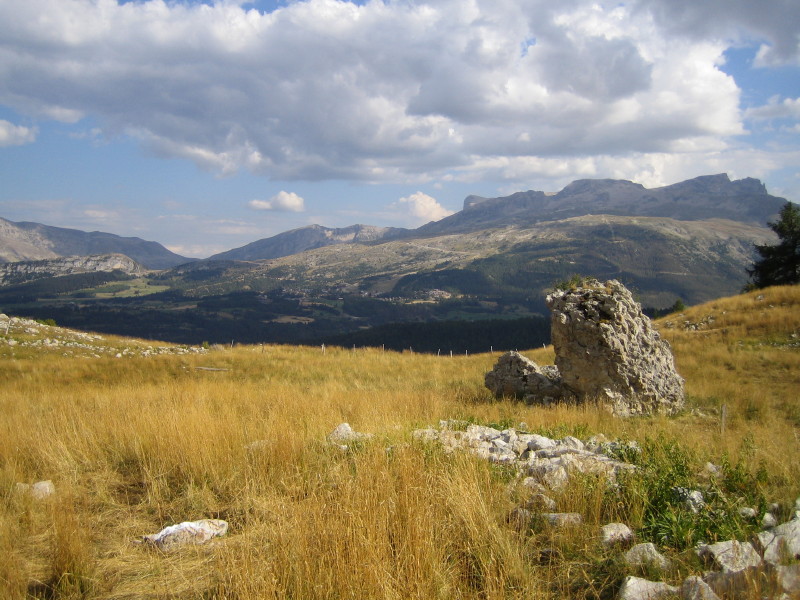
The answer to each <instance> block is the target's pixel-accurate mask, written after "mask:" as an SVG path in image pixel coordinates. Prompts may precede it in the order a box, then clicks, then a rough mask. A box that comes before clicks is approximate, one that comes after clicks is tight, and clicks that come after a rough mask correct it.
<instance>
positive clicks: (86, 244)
mask: <svg viewBox="0 0 800 600" xmlns="http://www.w3.org/2000/svg"><path fill="white" fill-rule="evenodd" d="M96 254H124V255H125V256H127V257H129V258H132V259H133V260H135V261H136V262H137V263H139V264H141V265H142V266H144V267H146V268H148V269H168V268H170V267H174V266H176V265H179V264H183V263H186V262H189V261H190V260H192V259H190V258H186V257H185V256H180V255H178V254H175V253H174V252H170V251H169V250H167V249H166V248H165V247H164V246H162V245H161V244H159V243H157V242H148V241H145V240H143V239H141V238H137V237H121V236H118V235H114V234H113V233H103V232H101V231H92V232H86V231H79V230H77V229H67V228H64V227H52V226H50V225H42V224H41V223H29V222H20V223H15V222H13V221H7V220H6V219H2V218H0V263H7V262H20V261H38V260H47V259H57V258H63V257H67V256H91V255H96Z"/></svg>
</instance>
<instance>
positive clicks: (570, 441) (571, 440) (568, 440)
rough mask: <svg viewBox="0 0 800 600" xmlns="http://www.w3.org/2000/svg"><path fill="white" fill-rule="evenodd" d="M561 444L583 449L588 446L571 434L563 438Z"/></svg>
mask: <svg viewBox="0 0 800 600" xmlns="http://www.w3.org/2000/svg"><path fill="white" fill-rule="evenodd" d="M561 445H562V446H566V447H567V448H573V449H575V450H583V449H584V448H585V447H586V446H585V445H584V443H583V442H582V441H580V440H579V439H578V438H576V437H572V436H571V435H568V436H567V437H565V438H564V439H563V440H561Z"/></svg>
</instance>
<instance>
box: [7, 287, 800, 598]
mask: <svg viewBox="0 0 800 600" xmlns="http://www.w3.org/2000/svg"><path fill="white" fill-rule="evenodd" d="M761 294H763V296H764V297H763V299H761V300H758V299H757V298H758V295H759V294H750V295H745V296H741V297H737V298H734V299H729V300H724V301H718V302H715V303H711V304H709V305H705V306H702V307H695V308H692V309H690V310H688V311H686V314H685V315H684V316H683V317H680V318H679V317H677V316H670V317H668V318H667V319H666V321H672V322H673V324H674V326H673V327H672V328H665V326H664V324H663V321H662V324H661V325H660V327H661V328H662V330H663V332H664V335H665V336H666V337H668V338H669V339H670V341H671V343H672V345H673V348H674V350H675V353H676V358H677V363H678V368H679V370H680V371H681V373H682V374H683V375H684V376H685V377H686V379H687V391H688V393H689V398H690V401H689V403H690V407H689V408H690V410H688V411H687V412H686V413H685V414H684V415H681V416H679V417H677V418H664V417H653V418H642V419H631V420H619V419H615V418H613V417H611V416H610V415H609V414H608V413H607V412H605V411H604V410H602V409H599V408H597V407H593V406H584V407H569V406H557V407H552V408H541V407H531V406H526V405H523V404H521V403H516V402H512V401H498V400H494V399H491V398H490V396H489V394H488V392H487V391H486V390H485V389H484V388H483V384H482V380H483V374H484V373H485V372H486V371H487V370H489V369H490V368H491V366H492V364H493V363H494V361H495V360H496V359H497V355H495V356H490V355H478V356H469V357H466V356H459V357H452V358H451V357H436V356H427V355H420V354H410V353H402V354H399V353H392V352H381V351H379V350H365V349H358V350H355V351H353V350H343V349H335V348H328V349H327V350H326V352H324V353H323V352H322V351H321V350H320V349H319V348H299V347H281V346H266V347H236V348H233V349H221V350H217V351H215V352H212V353H210V354H208V355H204V356H161V357H154V358H148V359H145V358H131V359H125V360H115V359H92V360H90V359H83V358H65V357H62V356H58V355H54V354H45V353H39V354H33V353H31V354H29V355H20V354H17V355H15V357H12V356H11V355H10V354H6V355H4V356H3V357H2V358H0V378H2V379H1V380H2V384H0V414H1V415H2V419H0V461H1V462H0V597H4V598H23V597H25V596H26V594H27V595H28V596H29V597H31V596H33V597H43V598H44V597H47V598H103V599H110V598H117V599H122V598H127V599H132V598H220V599H223V598H224V599H234V598H236V599H237V600H248V599H261V598H303V599H305V598H564V597H572V598H608V597H612V596H613V594H614V592H615V589H616V586H617V585H618V584H619V581H620V579H621V577H622V576H623V575H624V569H623V567H621V566H620V565H619V563H618V560H617V559H616V558H615V556H614V555H612V554H610V553H608V552H607V551H605V550H604V549H602V548H601V547H600V545H599V542H598V539H597V538H598V527H599V526H600V525H602V524H603V523H604V522H609V521H613V520H627V521H628V522H630V523H631V524H632V525H633V526H637V527H638V526H641V525H642V520H643V518H644V517H643V515H644V513H645V510H646V502H647V496H646V494H643V495H642V496H641V497H638V499H637V497H635V495H630V496H629V497H628V498H627V500H626V501H625V502H622V501H621V500H620V499H619V498H616V499H614V498H610V497H609V495H608V492H607V489H608V488H607V486H604V485H603V483H602V482H599V481H593V480H590V479H586V480H582V481H575V482H573V483H572V484H571V486H570V488H568V489H567V490H565V491H564V492H563V493H561V494H559V495H558V496H557V497H556V500H557V502H558V504H559V510H564V511H573V510H574V511H577V512H581V513H582V514H583V515H584V517H585V519H586V524H585V526H583V527H581V528H578V529H577V530H574V531H567V532H562V531H553V530H551V529H549V528H547V527H541V528H536V529H534V530H533V531H528V532H519V531H517V530H516V529H515V528H514V527H512V526H511V525H510V524H509V523H507V518H506V517H507V515H508V513H509V511H510V509H511V508H513V506H515V502H516V501H518V500H519V499H520V498H519V497H518V496H519V492H518V491H515V488H513V487H510V485H509V484H510V483H511V482H512V481H513V474H512V473H511V472H509V471H508V470H507V469H504V468H500V467H494V466H490V465H488V464H486V463H484V462H481V461H480V460H479V459H477V458H475V457H472V456H471V455H462V454H458V453H456V454H445V453H443V452H442V451H441V450H440V449H438V448H436V447H434V446H430V445H425V444H421V443H418V442H415V441H413V440H412V438H411V435H410V433H411V431H412V430H413V429H415V428H419V427H427V426H431V425H434V426H435V425H436V424H437V423H438V421H439V420H440V419H458V420H469V421H474V422H482V423H497V424H501V425H510V424H513V425H518V424H520V423H525V427H526V428H527V429H528V430H531V431H539V432H542V433H546V434H549V435H552V436H555V437H563V436H564V435H568V434H574V435H577V436H578V437H583V438H586V437H588V436H589V435H592V434H595V433H603V434H605V435H607V436H608V437H610V438H615V437H619V438H625V439H631V440H638V441H640V442H644V441H646V440H650V441H651V442H652V444H651V445H652V447H654V448H660V447H662V446H663V447H664V448H672V447H680V448H683V449H685V450H686V452H687V453H688V455H690V457H691V461H690V462H692V464H693V465H696V466H697V467H698V468H700V467H701V466H702V464H704V462H705V461H709V460H710V461H712V462H715V463H718V464H719V463H720V462H723V461H726V460H727V461H728V462H729V463H731V464H736V465H738V466H739V467H740V468H741V470H742V473H743V474H745V475H746V476H747V477H750V479H746V481H759V484H758V485H759V486H762V488H763V489H762V490H761V491H762V492H763V494H764V495H765V497H768V498H769V499H770V500H771V501H777V502H783V503H791V502H793V500H794V497H795V496H796V495H797V494H798V491H800V490H799V489H798V481H800V478H799V477H798V476H800V466H799V465H800V441H798V428H800V408H798V398H797V390H798V389H800V385H798V384H799V383H800V364H799V363H800V349H798V347H797V345H796V344H795V345H793V344H794V341H795V338H792V337H791V336H792V334H797V333H800V310H798V303H800V290H798V288H796V287H795V288H775V289H770V290H766V291H763V292H761ZM712 313H713V315H714V317H715V320H714V322H713V323H712V324H711V325H710V327H709V328H708V329H702V330H699V331H685V330H684V329H683V328H682V326H681V323H682V322H683V321H685V320H693V321H700V320H702V319H703V318H704V317H705V316H707V315H708V314H712ZM528 355H529V356H531V358H533V359H534V360H537V361H539V362H542V363H549V362H552V350H550V349H545V350H537V351H533V352H530V353H529V354H528ZM196 367H213V368H217V369H227V370H224V371H207V370H198V369H196ZM723 409H724V410H723ZM723 413H724V416H725V419H724V422H723V418H722V417H723ZM341 422H349V423H350V424H351V425H352V426H353V427H354V428H355V429H356V430H358V431H362V432H369V433H373V434H375V437H374V438H372V439H371V440H369V441H366V442H364V443H363V444H360V445H358V446H357V447H355V448H353V449H351V451H349V452H342V451H340V450H339V449H338V448H335V447H332V446H330V445H328V444H327V443H326V441H325V436H326V434H327V433H329V432H330V431H331V430H332V429H333V428H334V427H335V426H336V425H338V424H339V423H341ZM659 444H661V445H662V446H659ZM758 473H761V475H759V477H760V479H757V478H756V475H757V474H758ZM745 475H743V476H745ZM42 479H51V480H53V481H54V483H55V485H56V488H57V490H58V493H57V495H56V496H55V497H54V498H50V499H47V500H44V501H35V500H33V499H32V498H30V497H28V496H26V495H25V494H21V493H19V492H18V491H17V490H16V483H17V482H25V483H32V482H34V481H38V480H42ZM199 518H223V519H226V520H228V521H229V523H230V531H229V534H228V536H226V537H225V538H223V539H222V540H219V541H216V542H214V543H211V544H209V545H206V546H198V547H192V548H188V549H184V550H181V551H178V552H172V553H168V554H163V553H160V552H154V551H148V550H146V549H145V548H143V547H141V546H138V545H135V544H133V543H132V541H133V540H136V539H137V538H138V537H139V536H141V535H143V534H147V533H154V532H157V531H159V530H160V529H161V528H163V527H164V526H166V525H170V524H173V523H178V522H180V521H184V520H194V519H199ZM543 549H548V550H547V551H546V552H544V551H543ZM675 554H676V558H677V559H678V560H677V561H676V562H677V564H679V565H681V567H680V569H678V571H676V572H675V573H668V574H663V576H664V577H666V578H670V577H672V578H674V579H676V580H677V578H679V577H681V576H683V575H685V574H686V573H687V572H690V571H691V570H692V569H695V568H697V565H696V564H695V563H693V562H692V559H691V557H690V556H688V555H684V554H681V553H679V552H677V551H676V553H675Z"/></svg>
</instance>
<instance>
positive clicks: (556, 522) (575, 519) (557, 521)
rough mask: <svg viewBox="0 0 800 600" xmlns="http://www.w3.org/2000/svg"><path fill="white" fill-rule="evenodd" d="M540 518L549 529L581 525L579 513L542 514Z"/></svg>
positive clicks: (581, 520) (581, 518)
mask: <svg viewBox="0 0 800 600" xmlns="http://www.w3.org/2000/svg"><path fill="white" fill-rule="evenodd" d="M542 517H543V518H544V520H545V521H547V523H548V524H550V526H551V527H556V528H559V529H560V528H562V527H573V526H575V525H580V524H581V523H583V516H582V515H581V514H580V513H542Z"/></svg>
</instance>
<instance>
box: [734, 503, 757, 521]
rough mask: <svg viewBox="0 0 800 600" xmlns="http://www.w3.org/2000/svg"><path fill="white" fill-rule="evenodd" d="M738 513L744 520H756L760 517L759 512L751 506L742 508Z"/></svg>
mask: <svg viewBox="0 0 800 600" xmlns="http://www.w3.org/2000/svg"><path fill="white" fill-rule="evenodd" d="M738 512H739V516H740V517H742V518H743V519H755V518H756V517H757V516H758V511H757V510H756V509H755V508H753V507H751V506H742V507H741V508H740V509H739V511H738Z"/></svg>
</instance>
